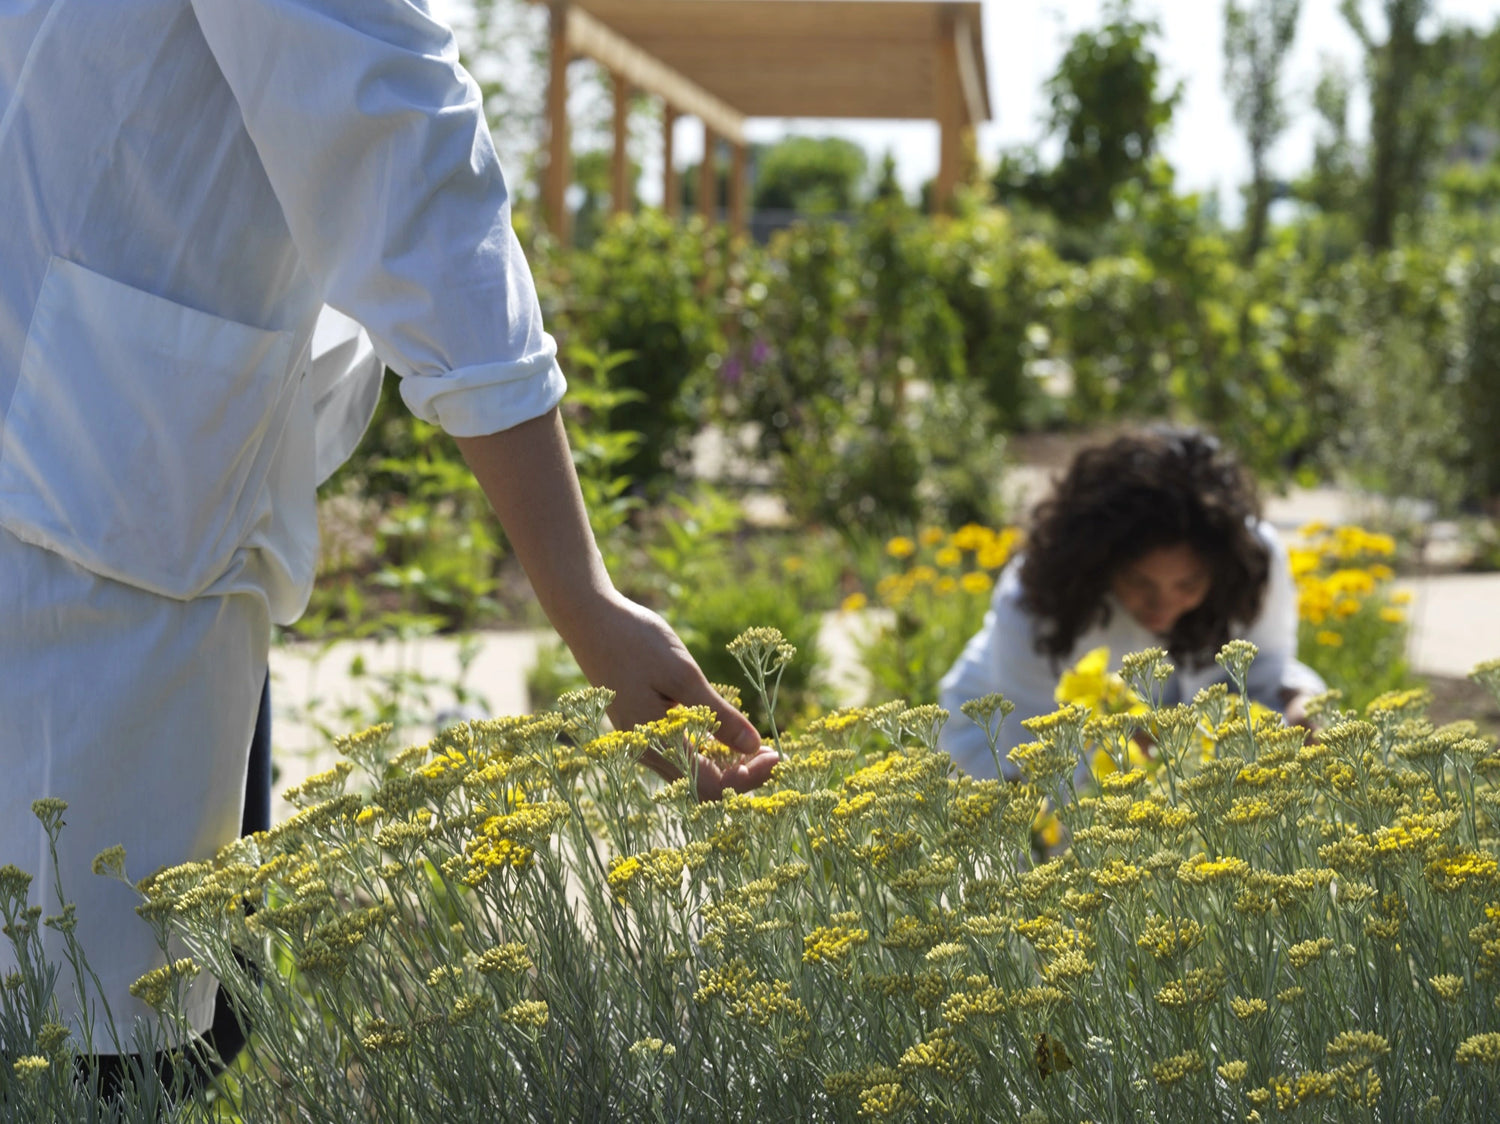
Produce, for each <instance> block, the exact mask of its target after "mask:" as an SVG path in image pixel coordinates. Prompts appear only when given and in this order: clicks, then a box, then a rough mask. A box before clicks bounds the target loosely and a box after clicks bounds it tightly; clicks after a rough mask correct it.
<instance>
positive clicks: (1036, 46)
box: [433, 0, 1500, 217]
mask: <svg viewBox="0 0 1500 1124" xmlns="http://www.w3.org/2000/svg"><path fill="white" fill-rule="evenodd" d="M459 2H461V0H434V4H433V6H434V10H436V11H437V12H438V13H439V14H443V12H444V11H445V10H451V9H452V8H453V6H454V5H455V4H457V3H459ZM982 2H983V8H984V16H983V18H984V46H985V54H986V56H987V58H986V61H987V63H988V68H989V82H990V100H991V104H992V106H993V108H994V112H995V120H993V121H991V122H990V123H988V124H986V125H983V126H981V127H980V130H979V137H978V141H979V155H980V158H981V159H982V160H983V161H984V162H985V163H986V164H987V165H989V164H993V163H994V162H995V160H996V159H997V157H998V155H999V152H1000V150H1001V149H1002V148H1003V147H1008V146H1011V145H1017V144H1027V143H1035V142H1037V141H1038V140H1039V139H1040V138H1041V132H1042V125H1041V122H1042V119H1043V116H1044V114H1045V111H1046V103H1045V98H1044V95H1043V93H1042V86H1043V84H1044V83H1045V82H1046V80H1047V78H1048V77H1049V76H1050V75H1051V74H1052V72H1053V71H1054V70H1055V69H1056V67H1057V64H1058V61H1059V60H1060V59H1061V57H1062V54H1063V51H1064V49H1065V47H1066V44H1067V41H1068V39H1069V38H1070V37H1071V36H1072V35H1073V34H1075V33H1076V32H1078V31H1080V30H1082V29H1084V28H1087V27H1091V26H1096V25H1097V24H1099V23H1100V22H1101V19H1102V12H1103V10H1104V8H1105V0H982ZM1364 2H1365V6H1366V9H1367V10H1368V11H1370V12H1374V11H1375V9H1376V7H1377V0H1364ZM1135 7H1136V10H1137V11H1138V12H1139V13H1140V14H1142V15H1147V16H1154V17H1155V18H1156V19H1157V21H1158V22H1159V24H1160V26H1161V30H1162V37H1161V39H1160V41H1159V42H1158V44H1157V50H1158V53H1159V56H1160V58H1161V60H1162V63H1163V65H1164V68H1165V70H1166V73H1167V76H1168V80H1169V81H1180V82H1181V83H1182V85H1183V96H1182V100H1181V102H1180V103H1179V105H1178V107H1177V111H1176V113H1175V115H1174V117H1173V121H1172V126H1171V131H1170V133H1169V134H1168V135H1167V137H1166V140H1165V142H1164V144H1163V152H1164V154H1165V155H1166V157H1167V159H1168V160H1169V161H1170V162H1171V163H1172V165H1173V166H1174V167H1175V168H1176V169H1177V177H1178V179H1177V182H1178V187H1179V189H1181V190H1184V191H1199V192H1205V193H1206V192H1215V191H1216V192H1217V193H1218V195H1219V198H1220V203H1221V206H1222V207H1223V211H1224V213H1225V215H1226V217H1232V216H1234V215H1236V214H1237V213H1238V211H1239V208H1240V202H1239V188H1240V185H1242V184H1243V183H1245V182H1246V181H1247V180H1248V178H1249V158H1248V156H1247V155H1246V152H1245V143H1244V137H1243V134H1242V133H1241V131H1240V130H1239V128H1238V127H1237V126H1236V125H1235V123H1234V119H1233V117H1232V116H1231V113H1230V107H1229V101H1228V98H1227V97H1226V96H1225V94H1224V85H1223V73H1224V57H1223V4H1222V2H1221V0H1136V4H1135ZM1436 8H1437V16H1438V19H1439V20H1443V21H1450V22H1464V23H1472V24H1476V25H1478V26H1482V27H1488V26H1490V25H1491V24H1493V23H1494V22H1495V21H1496V20H1497V19H1500V0H1436ZM1375 23H1376V26H1377V27H1378V26H1379V20H1378V19H1376V20H1375ZM1324 59H1331V60H1334V61H1336V62H1339V63H1341V64H1342V65H1343V66H1344V67H1345V68H1346V69H1348V70H1349V71H1350V73H1351V74H1354V75H1357V74H1358V72H1359V63H1360V48H1359V44H1358V42H1357V41H1356V40H1355V38H1354V36H1353V34H1352V33H1351V32H1350V30H1349V28H1348V25H1347V24H1345V22H1344V20H1343V18H1342V17H1341V16H1340V15H1339V14H1338V0H1303V2H1302V14H1301V19H1300V21H1299V23H1298V27H1297V38H1296V41H1295V43H1294V44H1293V47H1292V53H1291V57H1290V59H1289V62H1288V65H1287V68H1286V70H1285V72H1284V87H1283V88H1284V90H1285V93H1286V97H1287V101H1288V107H1289V109H1290V110H1291V125H1290V127H1289V128H1288V129H1287V131H1286V133H1285V134H1284V135H1283V137H1282V138H1281V141H1280V143H1279V144H1278V145H1277V147H1276V149H1275V150H1274V152H1273V153H1272V156H1271V164H1272V168H1273V171H1275V172H1276V173H1277V174H1279V175H1282V176H1292V175H1296V174H1298V173H1299V172H1301V171H1302V170H1304V169H1305V168H1306V167H1307V166H1308V164H1309V163H1310V162H1311V159H1312V152H1313V139H1314V136H1315V133H1316V128H1315V115H1314V114H1313V112H1312V109H1311V104H1312V92H1313V88H1314V86H1315V85H1316V84H1317V80H1318V76H1319V73H1320V68H1321V65H1322V60H1324ZM1353 100H1354V112H1353V113H1352V114H1351V123H1352V125H1353V127H1354V129H1355V132H1356V135H1358V134H1359V133H1360V132H1361V131H1362V130H1363V129H1364V126H1365V114H1364V113H1363V112H1362V108H1363V105H1364V98H1363V97H1362V96H1359V95H1358V94H1357V95H1356V97H1355V98H1354V99H1353ZM747 132H748V133H749V136H750V139H751V140H752V141H775V140H777V139H779V138H780V137H783V136H786V135H788V134H790V133H799V134H805V135H812V136H843V137H848V138H850V139H852V140H855V141H857V142H859V143H860V144H861V145H863V146H864V147H865V148H866V150H867V151H868V152H869V153H870V156H871V165H872V167H874V166H878V162H879V160H880V159H881V157H882V156H883V155H884V153H885V152H887V151H889V152H891V153H893V154H894V155H895V157H896V164H897V175H898V176H899V178H900V180H901V182H902V184H903V186H904V187H905V188H906V189H907V191H908V193H909V194H911V195H913V196H915V194H916V192H917V190H918V189H919V187H920V185H921V184H922V183H923V182H924V181H926V180H928V179H930V178H932V177H933V176H934V175H935V174H936V172H937V164H938V128H937V126H936V125H935V124H930V123H924V122H909V121H858V122H855V121H820V120H797V121H782V120H775V119H767V118H754V119H751V121H750V122H749V124H748V126H747ZM674 144H675V146H676V148H677V162H678V164H679V165H686V164H691V163H694V162H696V161H697V160H698V158H699V155H700V154H701V152H702V132H701V126H699V125H698V124H697V122H696V121H691V120H689V121H683V122H681V123H680V124H679V127H678V132H677V134H676V137H675V140H674ZM653 148H654V149H655V151H652V152H650V153H649V154H648V155H647V159H646V160H645V163H644V170H643V180H642V183H641V195H642V198H643V199H644V200H645V201H647V202H656V201H658V200H659V197H660V182H661V171H660V169H661V163H660V151H659V150H660V144H659V143H657V144H655V145H654V146H653ZM1044 151H1045V150H1044Z"/></svg>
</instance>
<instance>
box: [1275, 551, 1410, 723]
mask: <svg viewBox="0 0 1500 1124" xmlns="http://www.w3.org/2000/svg"><path fill="white" fill-rule="evenodd" d="M1395 549H1396V544H1395V541H1394V540H1393V539H1392V538H1391V537H1390V536H1389V535H1382V534H1371V533H1370V532H1368V531H1365V530H1363V529H1361V528H1359V527H1353V526H1342V527H1325V526H1323V525H1322V524H1317V523H1310V524H1308V525H1307V526H1305V527H1303V528H1302V531H1301V536H1300V542H1298V543H1295V544H1294V545H1293V546H1292V547H1291V550H1290V554H1291V564H1292V574H1293V576H1294V577H1295V578H1296V580H1297V600H1298V607H1297V616H1298V626H1297V655H1298V658H1300V659H1301V660H1302V661H1303V662H1304V663H1306V664H1307V665H1308V666H1309V667H1311V668H1312V669H1313V670H1314V671H1316V672H1317V673H1318V674H1319V675H1321V676H1322V677H1323V678H1324V680H1325V681H1326V682H1327V683H1328V685H1329V687H1331V688H1333V689H1335V690H1337V691H1340V692H1341V693H1342V694H1343V698H1344V701H1345V702H1347V703H1348V704H1349V705H1351V706H1355V707H1363V706H1364V704H1365V703H1367V702H1369V701H1370V700H1371V699H1373V698H1374V697H1375V696H1376V695H1379V694H1381V693H1383V692H1385V691H1392V690H1400V689H1404V688H1406V687H1409V686H1410V685H1411V676H1410V673H1409V670H1408V667H1407V663H1406V635H1407V620H1406V611H1405V606H1406V605H1407V604H1408V603H1409V601H1410V596H1409V595H1408V594H1406V593H1404V592H1402V591H1399V590H1393V589H1392V588H1391V581H1392V579H1393V578H1394V577H1395V574H1394V573H1393V572H1392V570H1391V568H1390V566H1389V565H1388V562H1389V560H1390V559H1391V557H1392V556H1393V555H1394V554H1395Z"/></svg>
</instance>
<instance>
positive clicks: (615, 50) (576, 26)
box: [568, 7, 745, 144]
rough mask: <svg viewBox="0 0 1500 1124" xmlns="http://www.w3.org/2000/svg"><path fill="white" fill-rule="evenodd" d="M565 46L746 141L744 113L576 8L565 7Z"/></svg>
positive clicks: (721, 132)
mask: <svg viewBox="0 0 1500 1124" xmlns="http://www.w3.org/2000/svg"><path fill="white" fill-rule="evenodd" d="M568 46H569V47H570V48H571V49H572V50H574V51H576V52H578V53H579V54H582V55H587V56H588V57H589V58H592V59H594V60H595V61H597V62H599V63H601V64H602V65H603V66H605V67H607V68H608V69H609V70H612V71H614V72H615V73H617V74H619V75H620V76H621V77H623V78H624V79H625V80H626V81H627V82H629V83H630V84H631V85H632V86H634V87H636V88H638V89H641V90H645V91H646V92H647V93H651V94H656V95H657V96H658V97H663V98H666V99H667V100H668V101H670V102H671V103H672V104H673V105H675V106H676V107H677V108H678V109H679V110H681V111H682V112H684V113H690V114H692V115H693V116H694V117H698V118H701V119H702V120H704V121H706V122H708V124H709V125H710V126H711V127H712V128H713V130H714V131H715V132H717V133H718V134H719V135H720V136H723V137H728V138H729V139H731V140H733V141H734V142H735V143H736V144H744V143H745V115H744V114H743V113H740V112H738V111H737V110H735V109H733V108H731V107H730V106H729V105H727V104H725V103H724V101H723V100H721V99H720V98H719V97H717V96H715V95H714V94H711V93H709V92H708V91H707V90H705V89H703V87H701V86H699V85H698V84H697V83H696V82H694V81H692V79H690V78H687V77H685V76H684V75H682V74H681V73H680V72H679V71H677V70H676V69H674V68H673V67H672V65H671V63H670V61H668V60H665V59H662V58H660V57H659V56H653V55H651V54H649V53H647V52H646V51H644V50H642V49H641V48H640V47H639V46H637V45H636V44H634V43H631V42H630V41H629V40H627V39H625V38H624V37H622V36H620V35H619V34H617V33H616V32H614V31H612V30H611V29H610V28H608V27H606V26H605V25H604V24H602V23H600V22H599V21H598V20H597V19H595V18H594V17H593V16H591V15H589V13H588V12H586V11H584V10H583V9H581V8H578V7H570V8H569V9H568Z"/></svg>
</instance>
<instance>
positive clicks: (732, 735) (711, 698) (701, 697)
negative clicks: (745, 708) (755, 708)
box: [673, 656, 761, 755]
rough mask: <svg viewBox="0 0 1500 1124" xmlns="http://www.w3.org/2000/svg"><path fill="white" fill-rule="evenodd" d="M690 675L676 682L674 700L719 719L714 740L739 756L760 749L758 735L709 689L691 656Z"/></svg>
mask: <svg viewBox="0 0 1500 1124" xmlns="http://www.w3.org/2000/svg"><path fill="white" fill-rule="evenodd" d="M687 659H688V661H689V663H690V667H691V674H684V675H683V677H682V679H681V680H680V682H679V685H678V689H677V690H676V691H675V692H674V694H676V695H678V696H679V697H678V698H676V699H674V700H673V701H675V702H679V703H681V704H682V705H683V706H706V707H708V708H709V709H710V710H712V711H713V712H714V716H715V717H716V718H718V720H719V729H718V731H717V732H716V733H715V734H714V737H715V738H717V739H718V740H719V741H721V742H723V743H724V744H725V745H727V746H728V747H729V748H730V749H732V750H734V751H735V752H736V753H738V754H742V755H752V754H756V753H759V752H760V750H761V743H760V733H759V732H758V731H757V730H756V729H755V727H754V725H752V724H751V722H750V719H748V718H746V717H745V716H744V715H743V714H741V713H740V712H739V710H737V709H736V708H735V707H732V706H730V705H729V703H728V702H727V701H726V700H725V699H724V697H723V696H722V695H720V694H719V692H718V691H715V690H714V689H713V688H712V687H711V686H709V683H708V680H707V679H706V678H704V676H703V672H702V671H700V670H699V669H698V665H697V664H696V663H691V660H692V657H691V656H689V657H687Z"/></svg>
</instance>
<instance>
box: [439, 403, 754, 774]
mask: <svg viewBox="0 0 1500 1124" xmlns="http://www.w3.org/2000/svg"><path fill="white" fill-rule="evenodd" d="M457 440H458V447H459V450H460V452H462V453H463V456H464V459H465V460H466V461H467V462H468V464H469V467H470V468H471V469H472V470H473V472H474V477H475V479H477V480H478V481H479V483H480V486H481V487H483V488H484V494H485V495H486V496H487V497H488V499H489V501H490V506H491V507H493V508H494V509H495V514H496V515H497V516H499V517H500V523H501V525H502V526H503V527H504V528H505V533H506V536H507V537H508V538H509V539H510V544H511V548H512V549H513V550H514V551H515V553H516V557H517V558H518V559H520V562H521V565H522V567H523V568H524V569H525V570H526V576H527V577H528V578H529V579H530V580H531V587H532V589H534V590H535V591H536V595H537V600H539V601H540V602H541V604H542V609H543V610H544V611H545V612H546V614H547V619H548V620H550V621H551V622H552V624H553V627H555V628H556V629H557V632H558V635H559V636H561V637H562V639H563V643H565V644H566V645H567V646H568V648H569V649H570V650H571V651H572V653H573V655H574V656H575V657H576V658H577V660H578V666H579V667H580V668H582V669H583V673H584V675H586V676H588V680H589V682H590V683H592V684H594V685H595V686H596V687H608V688H609V689H610V690H612V691H613V692H614V693H615V701H614V704H613V705H612V706H611V707H610V708H609V717H610V720H611V721H613V722H614V724H615V727H616V728H617V729H626V728H629V727H631V726H636V725H639V724H640V723H642V722H650V721H652V720H654V719H657V718H660V717H662V716H663V715H664V714H666V712H667V711H668V710H669V709H670V708H671V707H672V706H674V705H676V704H679V703H680V704H681V705H683V706H706V707H708V708H709V709H710V710H712V711H713V712H714V714H716V715H717V716H718V719H719V732H718V738H719V740H720V741H721V742H723V743H724V744H725V745H726V746H728V747H729V748H730V749H731V750H733V751H734V752H736V753H738V754H739V758H738V760H736V761H735V762H734V763H733V764H730V765H728V766H724V767H721V766H718V765H715V764H714V763H713V762H711V761H707V760H703V759H700V761H699V766H698V770H697V772H698V795H699V796H700V797H701V798H703V799H706V800H717V799H718V798H719V797H720V796H722V795H723V793H724V790H725V789H726V788H733V789H735V790H737V791H740V792H744V791H745V790H746V789H750V788H755V787H756V786H757V785H761V784H764V783H765V781H766V778H767V777H769V776H770V775H771V768H772V767H773V766H774V765H775V764H776V762H777V760H778V758H777V756H776V753H775V751H774V750H772V749H770V748H769V747H765V746H762V745H761V744H760V735H759V734H757V733H756V732H755V727H754V726H752V725H751V724H750V721H749V719H747V718H746V717H745V716H744V715H743V714H741V713H740V712H739V711H737V710H735V709H734V707H732V706H730V705H729V704H728V703H727V702H725V701H724V700H723V699H722V698H720V697H719V694H718V692H717V691H715V690H714V689H713V688H712V687H710V686H709V685H708V680H706V679H705V678H704V677H703V672H702V671H700V670H699V668H698V665H697V664H696V663H695V662H694V661H693V657H692V656H691V655H689V654H688V651H687V649H686V648H684V647H683V646H682V641H681V640H679V639H678V638H677V634H676V633H674V632H673V631H672V629H671V627H670V626H668V624H667V622H666V621H664V620H662V619H661V617H659V616H657V615H656V614H655V613H653V612H651V611H650V610H649V609H645V608H643V607H642V606H640V605H637V604H636V603H635V602H634V601H631V600H630V599H629V598H627V597H625V596H623V595H622V594H620V593H619V592H618V591H617V590H616V589H615V587H614V584H613V583H612V582H611V581H610V579H609V574H608V573H606V572H605V569H604V562H603V560H602V559H601V558H600V557H599V549H598V547H597V546H595V544H594V535H593V532H592V531H591V530H590V529H589V521H588V514H587V513H586V512H585V511H584V507H583V496H582V494H581V493H580V491H579V488H578V478H577V475H576V473H575V472H574V469H573V459H572V455H571V454H570V453H569V451H568V438H567V435H566V433H564V431H563V424H562V418H561V416H560V415H559V414H558V412H557V410H556V409H553V410H551V411H550V412H549V413H547V414H544V415H542V416H541V417H538V418H533V419H532V420H531V421H528V422H522V423H521V424H520V425H518V426H515V427H514V428H512V429H506V430H502V431H500V432H499V433H491V434H488V435H487V436H483V437H460V438H458V439H457ZM642 763H643V764H645V765H646V766H647V767H649V768H651V769H653V770H655V771H656V772H658V773H660V774H661V775H662V776H664V777H666V778H668V779H669V780H675V779H676V778H677V776H679V775H680V774H679V773H678V770H676V769H674V768H673V767H672V766H671V765H670V764H669V763H668V762H666V761H664V760H662V759H661V758H660V757H657V756H656V755H654V754H648V755H647V756H646V758H644V759H643V761H642Z"/></svg>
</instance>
